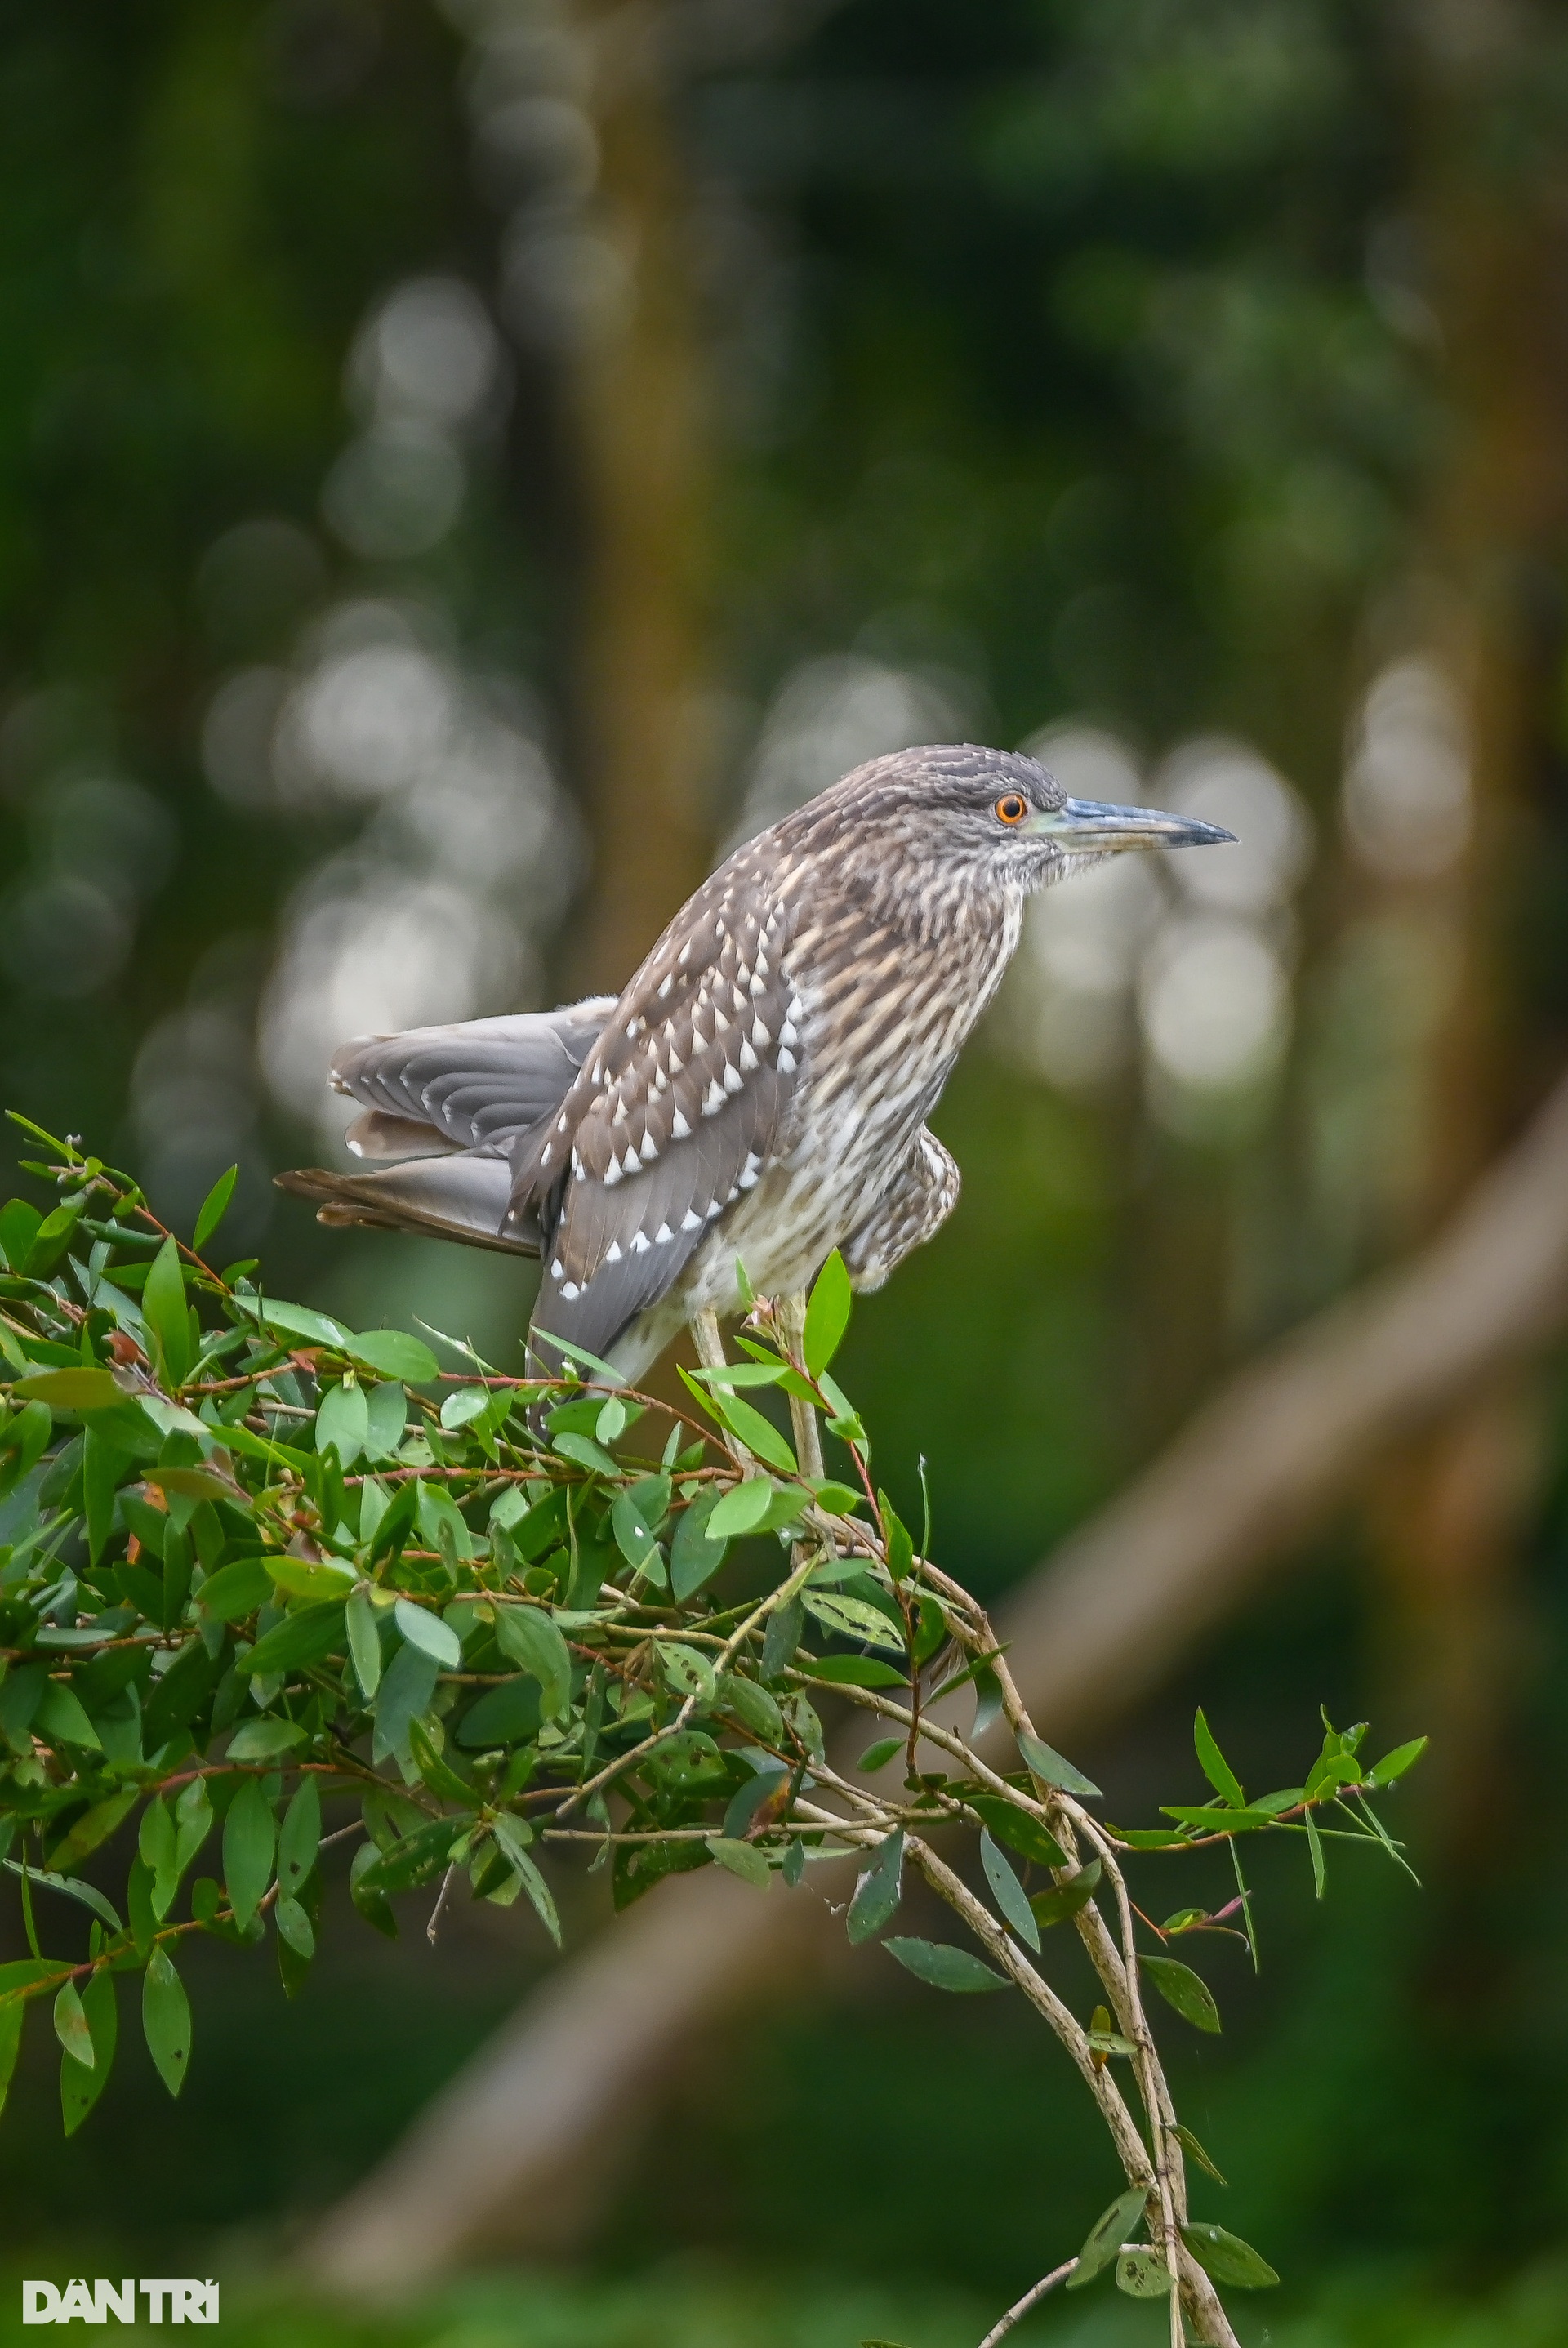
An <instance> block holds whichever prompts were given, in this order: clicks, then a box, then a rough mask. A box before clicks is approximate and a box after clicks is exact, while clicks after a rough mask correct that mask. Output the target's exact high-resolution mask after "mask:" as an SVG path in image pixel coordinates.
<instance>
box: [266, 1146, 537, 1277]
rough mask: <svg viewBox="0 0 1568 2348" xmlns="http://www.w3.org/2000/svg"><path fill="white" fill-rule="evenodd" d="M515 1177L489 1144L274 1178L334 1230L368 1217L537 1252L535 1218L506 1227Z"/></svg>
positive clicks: (392, 1227) (512, 1251) (374, 1225)
mask: <svg viewBox="0 0 1568 2348" xmlns="http://www.w3.org/2000/svg"><path fill="white" fill-rule="evenodd" d="M276 1180H277V1185H278V1188H279V1189H280V1190H291V1191H292V1192H293V1193H294V1197H295V1198H297V1199H309V1200H311V1201H312V1202H313V1204H314V1205H315V1219H316V1221H317V1222H318V1223H327V1224H330V1225H331V1226H332V1227H333V1228H334V1229H339V1230H340V1229H343V1228H345V1227H347V1226H352V1225H355V1224H365V1225H367V1226H368V1227H369V1229H370V1230H372V1231H415V1232H419V1233H421V1234H424V1235H426V1236H428V1237H429V1238H432V1239H442V1240H461V1241H464V1242H465V1243H466V1244H467V1245H468V1246H469V1247H483V1248H496V1249H499V1250H500V1252H501V1253H502V1254H504V1255H537V1254H538V1253H539V1241H540V1235H539V1231H538V1227H537V1225H533V1226H530V1225H527V1224H522V1225H519V1226H516V1227H513V1226H511V1225H509V1226H508V1227H507V1229H506V1231H504V1232H503V1231H502V1229H501V1217H502V1215H503V1214H504V1213H505V1211H506V1198H507V1189H508V1187H509V1184H510V1182H511V1175H510V1173H509V1171H508V1168H507V1162H506V1159H504V1158H502V1157H498V1156H497V1155H496V1153H495V1152H494V1151H493V1150H489V1151H487V1150H483V1149H462V1150H454V1151H452V1152H450V1153H449V1154H446V1155H442V1156H438V1157H426V1158H413V1159H407V1160H406V1161H405V1162H404V1164H402V1165H401V1166H384V1167H378V1168H377V1169H376V1171H375V1172H374V1173H371V1174H341V1173H338V1172H337V1171H336V1170H335V1169H334V1168H332V1167H330V1166H303V1167H300V1168H298V1169H296V1170H295V1171H294V1173H292V1174H280V1175H278V1176H277V1177H276Z"/></svg>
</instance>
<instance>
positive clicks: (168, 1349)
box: [141, 1239, 192, 1392]
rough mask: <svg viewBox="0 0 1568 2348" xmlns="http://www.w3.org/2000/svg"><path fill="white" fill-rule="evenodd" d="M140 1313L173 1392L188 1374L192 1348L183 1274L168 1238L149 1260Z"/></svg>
mask: <svg viewBox="0 0 1568 2348" xmlns="http://www.w3.org/2000/svg"><path fill="white" fill-rule="evenodd" d="M141 1316H142V1319H143V1321H144V1322H145V1323H146V1324H147V1327H148V1329H149V1331H150V1334H152V1336H153V1338H154V1339H155V1340H156V1343H157V1351H158V1365H159V1368H160V1372H161V1374H162V1378H163V1381H164V1383H165V1384H166V1385H168V1386H169V1388H170V1392H177V1391H178V1389H179V1388H180V1387H181V1386H182V1385H184V1383H185V1380H186V1378H187V1376H188V1375H190V1370H191V1350H192V1349H191V1322H190V1317H189V1314H188V1312H187V1309H186V1302H185V1273H184V1271H183V1268H182V1267H181V1262H180V1250H179V1247H178V1246H177V1244H176V1242H175V1241H173V1240H172V1239H167V1240H165V1241H164V1242H163V1245H162V1246H161V1247H160V1249H159V1251H158V1253H157V1254H156V1255H155V1256H154V1257H153V1259H152V1269H151V1271H150V1272H149V1273H148V1275H147V1285H146V1286H145V1287H144V1288H143V1290H142V1292H141Z"/></svg>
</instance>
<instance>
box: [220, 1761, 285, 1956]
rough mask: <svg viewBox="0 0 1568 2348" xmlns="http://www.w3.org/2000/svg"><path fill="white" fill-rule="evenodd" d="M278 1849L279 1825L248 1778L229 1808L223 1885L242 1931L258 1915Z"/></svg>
mask: <svg viewBox="0 0 1568 2348" xmlns="http://www.w3.org/2000/svg"><path fill="white" fill-rule="evenodd" d="M276 1847H277V1821H276V1820H275V1818H273V1806H272V1804H271V1803H270V1802H269V1801H268V1799H267V1797H266V1796H265V1794H264V1793H263V1790H262V1787H261V1785H260V1783H259V1782H258V1781H257V1779H255V1778H254V1777H249V1778H247V1779H246V1781H245V1783H244V1784H243V1785H242V1787H240V1790H239V1792H238V1793H237V1794H236V1795H235V1796H234V1798H233V1800H232V1802H231V1803H230V1805H229V1809H228V1815H227V1817H226V1818H224V1820H223V1881H224V1884H225V1886H226V1887H227V1890H228V1893H229V1904H230V1906H231V1907H232V1909H233V1911H234V1921H235V1922H236V1923H237V1924H239V1925H240V1926H242V1927H243V1926H244V1925H246V1924H248V1923H249V1922H250V1921H251V1919H252V1917H253V1915H254V1914H255V1912H256V1909H257V1907H258V1905H259V1904H260V1901H261V1899H262V1895H263V1892H264V1891H265V1890H266V1888H267V1886H268V1884H269V1883H270V1882H271V1881H272V1879H273V1851H274V1849H276Z"/></svg>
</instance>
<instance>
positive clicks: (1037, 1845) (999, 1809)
mask: <svg viewBox="0 0 1568 2348" xmlns="http://www.w3.org/2000/svg"><path fill="white" fill-rule="evenodd" d="M964 1798H965V1801H966V1802H967V1803H968V1805H969V1807H970V1808H971V1809H972V1810H974V1811H975V1813H976V1814H977V1815H978V1817H979V1818H981V1819H982V1820H983V1822H984V1823H985V1825H986V1826H988V1827H989V1828H990V1829H991V1832H992V1833H993V1834H994V1835H995V1838H996V1840H997V1841H998V1842H1005V1843H1006V1846H1007V1848H1008V1849H1009V1850H1016V1852H1017V1854H1018V1856H1019V1858H1020V1859H1033V1860H1034V1862H1035V1864H1036V1865H1037V1867H1065V1866H1066V1865H1067V1863H1068V1855H1067V1853H1066V1851H1065V1850H1064V1849H1062V1847H1061V1845H1060V1843H1058V1842H1057V1838H1056V1837H1055V1836H1054V1835H1052V1834H1047V1831H1046V1829H1045V1828H1044V1827H1043V1826H1042V1825H1041V1824H1040V1821H1039V1820H1038V1818H1035V1817H1033V1816H1032V1815H1031V1813H1030V1812H1029V1811H1027V1810H1022V1809H1020V1808H1019V1807H1018V1806H1017V1804H1016V1802H1009V1801H1007V1800H1006V1798H1005V1797H1003V1796H1002V1795H1000V1794H965V1797H964Z"/></svg>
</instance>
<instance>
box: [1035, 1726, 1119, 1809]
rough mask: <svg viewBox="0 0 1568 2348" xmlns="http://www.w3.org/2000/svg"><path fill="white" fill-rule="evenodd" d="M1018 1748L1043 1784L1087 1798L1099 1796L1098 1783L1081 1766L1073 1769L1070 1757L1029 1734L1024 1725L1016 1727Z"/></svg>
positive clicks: (1096, 1799) (1091, 1799)
mask: <svg viewBox="0 0 1568 2348" xmlns="http://www.w3.org/2000/svg"><path fill="white" fill-rule="evenodd" d="M1018 1750H1019V1752H1020V1753H1021V1754H1022V1755H1023V1756H1024V1759H1025V1760H1026V1762H1027V1764H1028V1766H1029V1768H1030V1770H1031V1771H1032V1773H1033V1774H1034V1776H1037V1778H1038V1779H1039V1781H1040V1783H1041V1784H1042V1785H1043V1786H1056V1787H1059V1788H1060V1790H1061V1791H1062V1792H1063V1793H1064V1794H1078V1795H1079V1796H1081V1797H1082V1798H1083V1799H1084V1800H1086V1801H1099V1799H1100V1798H1101V1797H1100V1790H1099V1787H1098V1786H1097V1785H1096V1784H1095V1783H1094V1781H1093V1779H1092V1778H1090V1777H1086V1776H1084V1774H1083V1771H1082V1770H1081V1769H1075V1768H1074V1767H1073V1765H1072V1763H1071V1762H1070V1761H1067V1760H1064V1759H1063V1757H1062V1756H1061V1755H1060V1754H1059V1753H1058V1752H1057V1750H1056V1748H1055V1747H1054V1746H1050V1745H1046V1744H1044V1743H1042V1741H1041V1739H1040V1738H1039V1737H1037V1736H1031V1735H1029V1733H1028V1730H1027V1729H1026V1728H1021V1729H1020V1730H1019V1731H1018Z"/></svg>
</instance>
